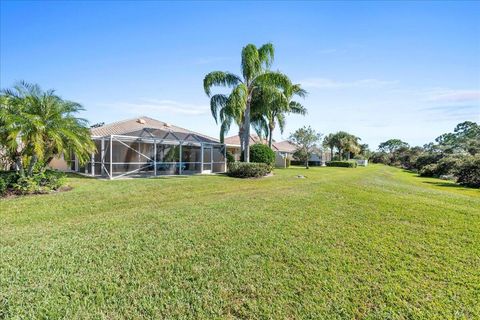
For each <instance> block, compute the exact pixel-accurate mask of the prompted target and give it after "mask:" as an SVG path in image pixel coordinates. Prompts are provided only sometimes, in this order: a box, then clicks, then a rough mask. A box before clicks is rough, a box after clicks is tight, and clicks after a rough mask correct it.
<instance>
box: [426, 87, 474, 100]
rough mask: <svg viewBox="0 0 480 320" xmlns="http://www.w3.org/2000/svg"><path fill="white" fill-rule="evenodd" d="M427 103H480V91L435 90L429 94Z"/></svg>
mask: <svg viewBox="0 0 480 320" xmlns="http://www.w3.org/2000/svg"><path fill="white" fill-rule="evenodd" d="M427 101H434V102H475V101H477V102H480V90H451V89H434V90H431V91H430V92H428V93H427Z"/></svg>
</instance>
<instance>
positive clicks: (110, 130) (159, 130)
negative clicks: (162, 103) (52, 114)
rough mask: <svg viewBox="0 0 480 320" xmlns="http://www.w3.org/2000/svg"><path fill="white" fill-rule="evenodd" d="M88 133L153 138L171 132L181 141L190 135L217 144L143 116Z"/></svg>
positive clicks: (214, 140)
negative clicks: (148, 136)
mask: <svg viewBox="0 0 480 320" xmlns="http://www.w3.org/2000/svg"><path fill="white" fill-rule="evenodd" d="M90 132H91V134H92V136H99V137H105V136H110V135H126V136H128V135H130V136H145V135H146V134H147V135H150V136H152V135H153V136H155V137H163V136H165V134H166V133H168V132H172V133H173V134H174V135H175V136H177V137H178V138H179V139H183V138H184V137H186V136H187V135H189V134H190V135H193V136H196V137H197V138H199V139H201V140H204V141H208V142H219V140H218V139H215V138H212V137H209V136H206V135H204V134H201V133H198V132H194V131H191V130H188V129H184V128H181V127H177V126H174V125H171V124H169V123H166V122H162V121H159V120H156V119H152V118H150V117H145V116H141V117H137V118H133V119H127V120H122V121H117V122H113V123H110V124H106V125H103V126H101V127H97V128H92V129H90Z"/></svg>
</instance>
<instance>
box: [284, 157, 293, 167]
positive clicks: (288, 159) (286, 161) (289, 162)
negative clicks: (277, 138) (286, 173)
mask: <svg viewBox="0 0 480 320" xmlns="http://www.w3.org/2000/svg"><path fill="white" fill-rule="evenodd" d="M291 162H292V160H290V158H288V157H287V159H285V167H287V168H290V165H291Z"/></svg>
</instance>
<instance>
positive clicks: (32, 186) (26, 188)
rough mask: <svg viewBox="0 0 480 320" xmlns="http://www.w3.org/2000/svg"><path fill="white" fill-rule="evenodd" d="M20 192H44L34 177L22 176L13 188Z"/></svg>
mask: <svg viewBox="0 0 480 320" xmlns="http://www.w3.org/2000/svg"><path fill="white" fill-rule="evenodd" d="M12 189H13V190H14V191H15V192H16V193H18V194H33V193H43V192H42V191H43V190H42V188H41V187H40V186H39V185H38V182H37V181H36V180H35V178H34V177H20V178H18V180H17V182H15V183H14V184H13V188H12Z"/></svg>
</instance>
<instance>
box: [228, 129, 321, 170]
mask: <svg viewBox="0 0 480 320" xmlns="http://www.w3.org/2000/svg"><path fill="white" fill-rule="evenodd" d="M255 143H262V144H268V141H267V140H266V139H261V138H260V137H259V136H257V135H253V134H252V135H250V145H253V144H255ZM225 144H226V146H227V151H228V152H230V153H231V154H232V155H233V156H234V157H235V160H236V161H239V160H240V156H241V152H240V138H239V137H238V135H236V136H231V137H228V138H225ZM296 149H297V146H296V145H295V144H293V143H291V142H290V141H288V140H285V141H280V142H276V141H273V142H272V150H273V151H274V152H275V166H276V167H277V168H285V167H286V166H287V161H288V160H290V161H291V160H293V154H294V153H295V150H296ZM287 159H288V160H287ZM325 161H330V155H329V154H328V153H325V152H323V151H322V150H316V151H315V152H314V153H313V154H312V157H311V158H310V160H309V162H310V164H311V165H322V164H323V163H324V162H325Z"/></svg>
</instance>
